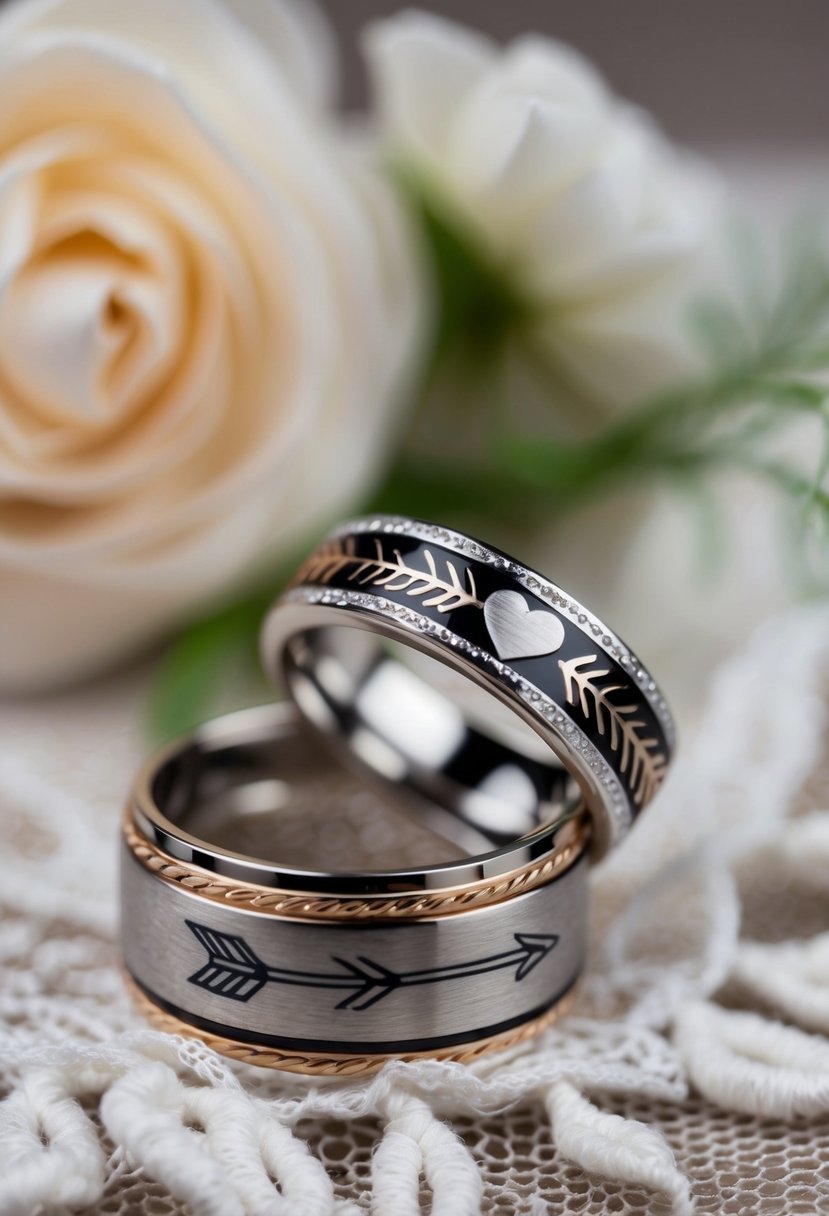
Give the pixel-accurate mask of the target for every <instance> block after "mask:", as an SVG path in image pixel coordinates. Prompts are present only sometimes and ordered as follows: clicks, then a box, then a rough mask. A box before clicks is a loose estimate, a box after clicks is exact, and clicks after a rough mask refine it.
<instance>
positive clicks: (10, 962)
mask: <svg viewBox="0 0 829 1216" xmlns="http://www.w3.org/2000/svg"><path fill="white" fill-rule="evenodd" d="M140 688H141V674H140V673H138V675H136V676H135V677H133V678H130V679H127V678H125V677H121V678H120V679H118V680H117V681H113V682H112V683H111V684H110V685H109V686H99V687H97V688H92V689H88V690H86V691H84V692H76V693H74V694H71V695H70V694H66V695H65V696H61V697H56V698H52V699H50V700H49V702H48V703H44V702H39V703H37V702H32V703H21V704H15V705H9V706H5V707H0V854H1V855H2V866H0V910H2V919H0V969H2V970H0V1087H2V1089H1V1092H2V1093H3V1095H4V1098H3V1100H2V1101H1V1102H0V1216H33V1214H34V1213H65V1212H67V1211H75V1210H77V1211H93V1212H94V1211H98V1212H100V1213H104V1212H106V1213H113V1214H117V1216H122V1214H127V1213H129V1214H130V1216H146V1214H149V1213H151V1212H152V1213H155V1212H159V1213H165V1214H166V1213H179V1212H182V1213H183V1212H185V1211H186V1212H188V1213H191V1214H192V1216H328V1214H329V1213H339V1214H341V1216H355V1214H356V1213H359V1212H372V1213H376V1214H377V1216H418V1214H419V1213H421V1211H423V1210H424V1207H423V1204H424V1196H426V1197H428V1203H429V1204H430V1210H431V1212H432V1213H433V1216H476V1214H477V1213H479V1212H481V1211H485V1212H496V1211H498V1212H503V1211H505V1210H510V1211H515V1212H520V1213H525V1214H527V1216H540V1214H541V1213H546V1212H550V1211H553V1210H555V1211H565V1212H570V1211H581V1212H593V1211H607V1210H612V1211H614V1212H620V1213H625V1212H631V1213H632V1212H634V1211H642V1210H643V1209H644V1208H646V1207H647V1210H653V1211H654V1212H655V1211H657V1210H661V1211H663V1212H667V1211H671V1210H672V1211H674V1212H676V1213H688V1212H690V1211H691V1210H692V1208H694V1206H695V1205H696V1208H697V1210H699V1211H702V1210H705V1211H724V1210H726V1207H725V1204H724V1203H721V1194H720V1192H719V1191H717V1188H718V1187H720V1186H725V1185H726V1182H725V1181H722V1182H718V1181H717V1177H719V1175H716V1176H715V1174H716V1171H715V1169H714V1167H713V1166H712V1167H711V1169H710V1170H708V1172H707V1174H706V1176H705V1178H701V1177H700V1176H698V1174H697V1173H695V1166H694V1164H693V1163H694V1162H697V1167H696V1168H699V1163H700V1161H701V1154H702V1155H704V1152H705V1149H704V1135H702V1134H701V1138H700V1140H699V1141H694V1143H695V1144H696V1149H695V1150H694V1151H695V1153H696V1155H694V1153H691V1152H690V1151H689V1152H685V1151H683V1153H682V1154H681V1155H682V1157H683V1160H684V1161H687V1162H688V1163H689V1164H686V1165H685V1167H684V1168H683V1169H680V1168H678V1164H677V1161H676V1159H675V1153H674V1151H673V1150H672V1147H671V1146H670V1145H669V1143H668V1140H667V1139H666V1138H665V1136H663V1135H662V1133H661V1132H660V1130H659V1129H658V1128H657V1127H656V1126H655V1124H656V1123H657V1122H661V1124H662V1125H663V1126H666V1125H667V1122H669V1121H670V1120H669V1119H668V1115H667V1114H666V1113H665V1112H669V1111H671V1110H674V1111H675V1112H676V1114H675V1116H672V1118H674V1120H675V1122H674V1123H673V1124H672V1125H671V1126H676V1127H680V1126H682V1120H683V1118H687V1119H690V1118H691V1114H690V1112H692V1111H697V1112H698V1111H699V1110H700V1109H701V1105H700V1104H701V1102H703V1103H704V1104H707V1105H705V1106H704V1109H705V1110H707V1111H709V1112H714V1113H713V1114H711V1116H710V1117H711V1118H712V1119H713V1118H714V1116H715V1114H716V1108H717V1107H719V1108H722V1109H724V1110H727V1111H731V1112H745V1113H744V1114H743V1115H741V1116H740V1117H741V1118H743V1119H746V1118H747V1117H748V1116H749V1115H751V1116H760V1117H763V1118H765V1119H776V1120H780V1121H782V1126H781V1128H780V1131H779V1136H780V1139H781V1142H783V1141H785V1138H786V1136H787V1132H786V1125H787V1124H790V1125H791V1127H792V1129H793V1130H792V1133H791V1135H792V1141H791V1142H792V1144H793V1145H796V1144H802V1139H800V1140H798V1139H797V1137H798V1136H800V1135H802V1133H801V1132H798V1131H797V1120H798V1119H803V1118H804V1117H808V1118H810V1119H811V1120H813V1121H814V1120H820V1119H822V1118H823V1117H824V1115H826V1116H829V1043H827V1041H826V1039H825V1038H823V1037H822V1036H823V1035H824V1034H826V1033H827V1032H829V996H828V995H827V994H828V993H829V934H827V933H826V932H825V929H826V923H827V922H826V909H827V906H828V904H827V901H829V865H827V862H829V811H825V810H823V809H822V804H821V790H824V791H825V789H826V783H827V768H829V766H827V764H826V761H825V760H824V759H823V754H824V750H825V729H826V720H827V702H828V701H829V612H827V611H826V610H825V609H823V608H818V607H812V608H806V609H801V610H797V611H793V612H791V613H790V614H789V615H787V616H786V617H784V618H782V619H778V620H776V621H773V622H770V623H769V624H768V625H766V626H765V627H763V628H762V629H761V630H760V632H759V633H758V634H757V635H756V636H755V637H754V638H753V639H751V640H750V642H749V644H748V645H747V646H746V648H745V650H744V651H743V653H741V654H740V655H738V656H737V657H736V658H734V659H733V660H732V661H731V662H729V663H728V664H727V665H726V666H725V667H724V668H723V669H722V670H721V671H720V672H719V673H718V674H717V675H716V677H715V679H714V681H713V683H712V690H711V700H710V704H709V708H708V710H707V712H706V713H705V714H703V715H702V716H701V717H700V720H699V722H698V723H697V725H696V727H690V728H689V727H687V726H686V729H685V738H684V740H683V751H682V757H681V760H680V762H679V765H678V771H677V774H676V776H674V777H672V780H671V782H670V783H669V785H668V787H667V789H666V791H665V793H664V795H663V796H662V797H661V798H660V800H659V802H658V804H657V806H656V807H654V808H653V809H652V810H651V811H649V812H648V814H647V815H646V816H645V817H644V819H643V822H642V823H641V824H640V825H638V826H637V828H636V832H635V834H634V836H633V838H632V840H631V841H630V842H629V843H628V844H627V845H626V847H625V848H624V849H623V850H621V851H620V852H619V854H618V855H617V856H616V857H614V858H613V859H611V860H610V861H609V862H608V863H607V864H605V865H604V866H603V867H602V868H601V869H600V870H599V871H597V873H596V875H595V878H594V884H593V885H594V903H595V920H594V930H593V938H594V947H593V951H592V960H591V966H590V973H589V978H588V980H587V983H586V986H585V991H584V992H583V995H582V997H581V999H580V1003H579V1005H578V1008H577V1011H576V1014H575V1015H573V1016H570V1017H568V1018H567V1019H565V1020H564V1021H563V1022H562V1023H561V1024H560V1025H558V1026H556V1027H553V1028H552V1029H551V1030H550V1031H548V1032H547V1033H546V1034H545V1035H543V1036H542V1037H541V1038H539V1039H538V1040H537V1041H536V1042H534V1043H531V1044H528V1045H525V1046H523V1047H521V1048H516V1049H513V1050H512V1051H510V1052H507V1053H505V1054H503V1055H501V1056H499V1057H492V1058H490V1059H487V1060H484V1061H482V1062H480V1063H479V1064H477V1065H476V1066H475V1067H474V1068H465V1067H461V1066H459V1065H453V1064H442V1063H438V1062H434V1061H425V1062H421V1063H418V1064H393V1065H390V1066H388V1067H387V1068H386V1069H385V1070H384V1071H383V1072H381V1073H380V1074H379V1075H378V1076H376V1077H374V1078H371V1079H369V1080H367V1081H363V1082H354V1081H352V1082H345V1083H337V1084H324V1083H322V1082H319V1081H315V1082H311V1083H305V1082H302V1081H301V1080H299V1079H297V1078H280V1077H279V1076H277V1075H272V1074H266V1073H264V1072H263V1071H260V1070H254V1069H250V1068H244V1067H239V1066H231V1065H230V1064H228V1063H227V1062H226V1061H224V1060H223V1059H222V1058H221V1057H219V1056H216V1055H215V1054H214V1053H212V1052H211V1051H209V1050H208V1049H207V1048H206V1047H204V1046H203V1045H201V1044H199V1043H197V1042H194V1041H186V1040H181V1039H177V1038H173V1037H170V1036H166V1035H162V1034H158V1033H156V1032H154V1031H150V1030H148V1029H146V1028H144V1027H143V1024H142V1023H141V1021H140V1019H139V1018H138V1017H137V1015H136V1014H135V1013H134V1012H133V1010H132V1008H131V1006H130V1003H129V1001H128V999H127V997H126V996H125V994H124V991H123V986H122V982H121V979H120V975H119V972H118V969H117V947H116V945H115V921H116V862H115V853H116V850H115V845H116V837H117V830H118V812H119V804H120V802H121V799H122V797H123V793H124V788H123V787H124V782H125V775H126V774H127V773H129V772H130V771H131V770H132V769H133V768H134V767H135V763H136V760H137V758H138V757H139V755H140V752H141V750H142V746H143V745H142V740H141V738H140V731H139V730H138V728H137V725H136V718H137V715H136V710H135V706H136V705H137V704H138V703H140V695H139V693H140ZM775 901H776V902H775ZM821 901H822V903H821ZM741 921H742V922H743V929H742V930H741ZM821 930H823V932H822V931H821ZM755 931H756V933H757V940H750V936H751V934H752V933H754V932H755ZM761 939H762V940H761ZM778 1018H782V1019H785V1022H788V1023H790V1024H789V1025H786V1024H784V1022H783V1021H780V1020H777V1019H778ZM807 1032H810V1033H807ZM700 1095H701V1097H700ZM514 1111H523V1112H527V1114H526V1117H525V1116H524V1115H522V1116H521V1118H524V1119H525V1122H526V1120H530V1122H531V1123H532V1126H533V1127H534V1128H538V1129H540V1132H539V1133H538V1134H539V1136H540V1141H541V1143H544V1142H548V1143H549V1145H550V1150H549V1154H548V1155H547V1156H546V1157H544V1156H543V1155H542V1156H540V1157H539V1158H538V1159H537V1160H534V1161H533V1162H531V1163H530V1166H529V1167H521V1168H524V1173H523V1174H521V1168H519V1165H516V1164H514V1163H513V1161H512V1157H511V1156H510V1153H511V1149H510V1146H509V1142H508V1139H507V1133H506V1132H504V1133H503V1136H502V1138H501V1139H500V1140H499V1139H498V1138H497V1134H496V1133H493V1132H486V1134H484V1133H483V1132H482V1133H481V1137H482V1138H481V1137H479V1138H478V1139H477V1140H476V1135H477V1133H475V1129H476V1128H489V1129H492V1128H493V1127H495V1128H496V1129H497V1127H498V1126H499V1124H498V1122H497V1121H500V1126H501V1127H507V1126H508V1125H509V1120H510V1119H511V1118H513V1116H512V1115H511V1114H510V1112H514ZM621 1112H623V1113H621ZM632 1112H635V1113H632ZM516 1117H517V1116H516ZM717 1117H719V1116H717ZM734 1118H735V1119H736V1118H737V1115H736V1114H735V1116H734ZM333 1120H338V1121H340V1124H341V1125H345V1126H344V1127H341V1130H340V1132H339V1133H338V1134H339V1135H340V1137H341V1139H342V1140H343V1142H344V1143H348V1142H349V1136H353V1137H356V1136H358V1134H359V1135H366V1134H367V1133H366V1131H365V1129H366V1128H371V1129H373V1130H372V1131H371V1135H372V1136H373V1137H374V1138H375V1140H376V1146H375V1149H374V1153H373V1157H372V1159H371V1166H370V1170H371V1176H370V1179H369V1177H368V1174H367V1172H365V1173H364V1174H363V1175H361V1177H362V1179H363V1183H362V1184H361V1185H358V1184H357V1181H355V1179H356V1175H354V1174H353V1171H352V1173H351V1174H349V1170H350V1169H351V1166H349V1167H348V1168H346V1167H342V1168H338V1167H337V1162H336V1160H335V1159H333V1157H332V1154H331V1153H328V1154H327V1155H326V1152H325V1151H323V1150H322V1149H321V1148H320V1145H321V1144H322V1140H321V1139H320V1134H319V1133H318V1131H316V1130H315V1129H320V1128H323V1127H326V1126H330V1125H332V1121H333ZM813 1126H815V1127H817V1126H818V1125H817V1124H813ZM820 1127H821V1128H823V1129H824V1130H823V1131H822V1132H821V1133H818V1132H815V1133H814V1134H815V1135H816V1136H817V1135H818V1134H821V1135H823V1136H824V1137H825V1139H826V1143H825V1145H824V1146H823V1147H820V1145H818V1146H817V1147H816V1149H815V1154H816V1156H815V1160H816V1161H818V1162H828V1161H829V1123H826V1122H824V1123H821V1124H820ZM350 1129H351V1130H350ZM360 1129H362V1130H360ZM459 1132H462V1133H463V1136H461V1135H459V1134H458V1133H459ZM521 1134H522V1135H523V1134H524V1133H521ZM533 1134H535V1133H533ZM309 1139H310V1140H311V1141H313V1142H314V1145H312V1147H309ZM681 1139H682V1138H681V1136H677V1137H676V1138H675V1144H676V1145H679V1143H680V1141H681ZM490 1141H491V1143H490ZM354 1143H356V1140H355V1141H354ZM470 1144H474V1145H475V1151H474V1152H473V1151H472V1148H471V1147H470ZM700 1145H703V1147H700ZM355 1151H356V1150H355ZM723 1151H725V1150H723ZM553 1153H554V1154H555V1157H554V1160H555V1162H556V1163H557V1164H555V1165H551V1164H550V1162H551V1161H552V1160H553V1158H552V1157H551V1156H550V1154H553ZM499 1154H500V1157H499ZM708 1159H709V1158H706V1160H708ZM793 1159H794V1158H793ZM349 1160H351V1158H349ZM710 1160H711V1161H713V1160H714V1158H713V1156H710ZM499 1161H500V1164H499ZM734 1161H737V1158H736V1157H735V1158H734ZM567 1162H570V1163H573V1164H574V1166H575V1167H578V1168H577V1169H574V1168H573V1167H572V1166H569V1165H567V1164H566V1163H567ZM507 1166H509V1170H510V1171H512V1172H514V1174H515V1177H516V1178H518V1177H519V1175H520V1177H521V1178H524V1181H523V1182H521V1183H520V1184H519V1182H515V1183H513V1182H509V1184H507V1180H506V1172H507ZM367 1168H368V1167H367ZM499 1168H501V1169H502V1174H501V1175H500V1177H501V1179H502V1183H503V1188H504V1189H503V1191H502V1194H500V1195H499V1183H498V1178H499V1174H498V1170H499ZM815 1168H816V1167H815ZM737 1169H738V1166H737V1165H735V1164H734V1162H731V1164H730V1165H728V1170H730V1171H731V1173H732V1174H733V1173H734V1171H735V1170H737ZM763 1169H764V1167H763V1164H762V1162H760V1161H758V1162H757V1164H756V1167H752V1169H751V1170H750V1171H745V1170H744V1175H745V1176H746V1181H745V1185H746V1187H747V1188H748V1187H749V1183H750V1181H751V1179H749V1178H748V1173H749V1172H750V1173H753V1174H756V1175H757V1178H758V1179H759V1182H761V1183H762V1182H763V1177H766V1179H767V1182H766V1183H765V1184H764V1185H767V1186H768V1187H769V1188H772V1189H768V1190H767V1191H766V1192H763V1191H762V1188H761V1189H760V1190H758V1189H757V1187H756V1186H755V1188H754V1190H751V1191H749V1190H748V1189H747V1190H746V1195H747V1199H746V1206H735V1207H729V1208H728V1209H727V1210H729V1211H731V1210H733V1211H740V1212H743V1211H746V1212H755V1211H756V1212H761V1211H762V1212H785V1211H786V1210H787V1208H786V1206H785V1203H786V1198H785V1191H786V1186H787V1183H786V1180H785V1178H783V1180H782V1181H781V1177H780V1171H779V1169H778V1170H777V1172H776V1173H775V1171H774V1169H772V1168H771V1167H769V1169H768V1171H767V1174H766V1175H763ZM728 1170H726V1169H725V1168H723V1169H722V1170H721V1171H720V1172H721V1174H722V1177H723V1179H725V1177H726V1174H727V1173H728ZM801 1173H802V1171H801ZM600 1176H601V1177H604V1178H605V1179H607V1180H609V1181H606V1182H605V1183H601V1184H599V1183H597V1182H595V1181H594V1180H595V1179H597V1178H598V1177H600ZM551 1177H552V1178H554V1179H555V1185H556V1186H558V1187H559V1191H557V1192H556V1193H557V1194H559V1195H560V1196H561V1198H560V1199H559V1200H558V1201H557V1204H556V1206H555V1207H553V1206H552V1202H551V1201H550V1200H549V1198H548V1196H549V1194H550V1191H549V1189H547V1188H548V1186H549V1185H551V1184H550V1178H551ZM799 1185H800V1187H801V1192H799V1194H800V1198H801V1200H802V1197H803V1196H802V1192H803V1187H804V1186H806V1183H803V1182H802V1179H801V1183H800V1184H799ZM810 1185H811V1184H810ZM510 1187H511V1188H512V1189H509V1188H510ZM596 1187H604V1190H601V1192H600V1191H598V1190H596V1189H595V1188H596ZM775 1187H776V1188H777V1190H774V1189H773V1188H775ZM781 1187H782V1188H783V1191H782V1192H781V1190H780V1188H781ZM516 1188H517V1189H516ZM568 1188H570V1189H569V1190H568ZM807 1190H808V1187H807ZM724 1193H725V1192H724V1191H723V1192H722V1194H724ZM764 1193H765V1194H766V1195H767V1196H776V1198H774V1199H773V1202H775V1203H777V1204H778V1205H779V1206H776V1207H775V1206H770V1207H769V1206H763V1205H764V1203H765V1200H763V1198H762V1195H763V1194H764ZM507 1194H508V1195H509V1196H511V1198H508V1199H504V1195H507ZM600 1195H601V1196H604V1199H603V1203H604V1204H606V1203H608V1202H609V1200H608V1196H612V1197H613V1205H612V1206H611V1207H607V1206H596V1202H597V1200H598V1199H599V1198H600ZM808 1195H810V1196H811V1200H810V1202H812V1204H813V1206H812V1207H811V1208H809V1207H808V1206H807V1207H800V1208H798V1209H797V1210H812V1211H819V1210H824V1208H823V1205H824V1204H825V1203H826V1201H827V1191H826V1182H825V1181H824V1176H823V1175H820V1176H819V1175H818V1173H815V1177H814V1185H813V1187H812V1190H811V1191H809V1192H808ZM808 1195H807V1200H808ZM571 1200H572V1203H571ZM770 1202H771V1200H770ZM505 1203H506V1204H507V1207H505V1206H503V1205H504V1204H505ZM712 1204H713V1206H711V1205H712Z"/></svg>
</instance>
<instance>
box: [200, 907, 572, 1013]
mask: <svg viewBox="0 0 829 1216" xmlns="http://www.w3.org/2000/svg"><path fill="white" fill-rule="evenodd" d="M185 923H186V925H187V927H188V929H190V931H191V933H193V935H194V936H195V937H196V938H197V939H198V941H199V942H200V944H201V945H202V946H203V947H204V949H205V950H206V951H207V956H208V957H207V962H206V963H205V964H204V966H203V967H201V968H199V970H198V971H196V972H194V973H193V975H191V976H189V977H188V980H189V982H190V983H191V984H195V985H196V987H198V988H204V989H205V990H206V991H208V992H214V993H216V994H217V995H218V996H223V997H227V998H228V999H230V1000H234V1001H249V1000H250V999H251V997H253V996H255V995H256V993H257V992H259V991H260V990H261V989H262V988H264V987H265V985H266V984H288V985H294V986H298V987H302V988H330V989H347V992H346V995H345V996H344V997H343V999H342V1000H341V1001H340V1002H339V1003H338V1004H337V1006H336V1008H337V1009H356V1010H361V1009H368V1008H370V1006H372V1005H374V1004H376V1002H377V1001H381V1000H382V999H383V998H384V997H386V996H388V995H389V994H390V993H392V992H395V991H396V990H397V989H398V988H406V987H414V986H415V985H419V984H437V983H442V982H444V981H446V980H454V979H463V978H465V977H467V976H473V975H483V974H485V973H487V972H490V971H501V970H504V969H506V968H509V967H515V979H516V981H520V980H523V979H524V978H525V976H527V975H529V973H530V972H531V971H532V970H533V969H534V968H535V967H536V966H537V965H538V963H540V962H541V960H542V959H543V958H545V957H546V956H547V955H548V954H549V952H550V951H551V950H552V949H553V947H554V946H555V945H556V943H557V942H558V940H559V939H558V936H557V935H556V934H552V933H514V934H513V938H514V940H515V942H516V945H515V946H514V947H513V948H512V949H511V950H504V951H501V953H499V954H490V955H487V956H485V957H484V958H478V959H473V960H471V961H470V962H468V963H450V964H448V965H446V966H443V967H431V968H428V969H422V970H415V971H392V970H391V969H390V968H388V967H385V966H383V964H382V963H378V962H375V961H374V960H373V959H370V958H366V957H365V956H364V955H360V956H358V958H357V960H356V962H355V961H351V960H349V959H345V958H339V957H337V956H336V955H332V962H334V963H337V964H338V965H339V966H340V967H341V968H342V971H335V972H320V971H298V970H295V969H293V968H288V967H271V966H269V965H268V964H267V963H266V962H264V961H263V960H262V959H261V958H259V956H258V954H256V952H255V951H254V950H252V949H251V947H250V946H249V945H248V944H247V942H246V941H245V939H244V938H243V937H239V936H238V935H237V934H234V933H223V932H221V931H220V930H218V929H209V928H208V927H207V926H206V925H199V924H196V923H195V922H194V921H191V920H188V921H186V922H185Z"/></svg>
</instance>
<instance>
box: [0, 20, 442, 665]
mask: <svg viewBox="0 0 829 1216" xmlns="http://www.w3.org/2000/svg"><path fill="white" fill-rule="evenodd" d="M332 85H333V80H332V75H331V48H330V44H329V43H328V40H327V32H326V30H325V27H324V26H323V25H322V23H321V21H320V18H319V15H318V14H317V12H316V10H315V9H314V8H313V6H312V5H310V4H308V3H305V2H303V3H299V2H298V0H291V2H289V0H279V2H276V0H272V2H271V3H269V4H267V5H265V4H259V3H256V0H225V2H223V3H222V2H220V0H176V3H175V4H170V3H168V2H166V0H143V2H142V3H141V4H140V5H130V4H115V3H112V2H111V0H39V2H35V0H31V2H22V3H17V4H13V5H11V6H9V7H4V9H3V12H2V14H0V114H2V124H0V684H2V685H4V686H6V687H11V686H24V685H25V686H29V687H32V686H35V685H38V684H44V683H47V682H53V681H56V680H61V679H65V678H67V677H70V676H74V675H76V674H78V673H80V672H82V671H85V670H87V669H88V668H90V667H92V666H100V665H102V664H103V663H105V662H106V661H108V660H110V659H112V658H113V657H115V656H117V655H119V654H121V653H122V652H124V651H126V650H128V649H129V648H131V647H135V646H137V645H138V644H140V643H141V642H144V641H146V640H147V639H148V638H150V637H151V636H153V635H157V634H158V633H159V632H160V631H162V630H163V629H164V628H165V627H167V626H168V625H169V624H170V623H171V622H172V621H173V620H174V619H175V618H177V617H181V616H182V615H183V614H184V613H185V612H188V611H190V610H192V609H193V607H194V606H195V605H196V604H197V603H198V602H199V601H204V600H206V599H207V597H212V596H214V595H216V594H217V593H219V592H220V591H223V590H224V589H226V588H227V587H228V585H229V584H231V583H232V582H233V581H235V580H238V579H240V578H241V577H243V576H245V575H248V574H250V572H251V570H252V568H253V566H254V565H255V564H256V563H259V562H262V561H264V560H266V559H267V558H268V557H273V555H274V553H275V552H278V551H284V550H286V549H289V548H290V547H292V546H293V545H295V544H296V543H297V539H298V538H301V537H302V536H304V534H305V533H306V532H307V531H308V530H309V529H311V528H315V527H318V526H320V524H321V523H322V522H324V521H327V520H328V519H329V518H330V517H332V516H334V515H336V514H337V513H338V512H340V511H341V510H343V509H345V507H346V505H347V504H349V502H351V501H353V500H354V499H355V497H356V496H357V495H359V494H360V493H361V492H364V491H365V487H366V484H367V482H368V481H369V480H370V479H371V478H372V477H373V476H374V475H375V473H376V470H377V467H378V464H379V461H380V459H381V458H382V455H383V453H384V451H385V449H386V445H387V442H388V440H389V438H390V435H391V433H392V429H393V426H394V422H395V411H394V399H395V397H399V396H400V393H399V388H400V383H399V382H400V378H401V375H402V374H403V372H404V370H405V368H406V365H407V362H408V360H409V358H410V357H411V355H412V352H413V349H414V345H415V342H416V332H417V314H418V293H417V291H416V290H415V288H416V283H417V275H416V267H415V266H414V265H413V263H412V260H411V258H410V245H409V241H408V236H407V230H406V227H405V223H404V221H403V219H402V217H401V214H400V213H399V211H398V209H397V205H396V202H395V200H394V198H393V196H392V195H391V194H390V192H389V190H388V187H387V186H386V185H384V184H383V182H382V181H381V180H380V178H379V177H378V176H376V175H375V173H374V170H373V168H372V167H371V165H370V164H369V163H368V158H367V157H366V156H365V155H363V153H362V152H360V151H359V150H358V149H357V147H356V146H355V145H354V144H353V143H352V142H351V141H350V140H348V141H347V140H346V138H345V136H344V135H343V134H342V133H341V132H340V131H338V130H337V129H336V127H335V126H334V122H333V118H332V116H331V115H330V113H328V112H327V111H326V99H327V97H328V96H329V95H330V93H331V90H332Z"/></svg>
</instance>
